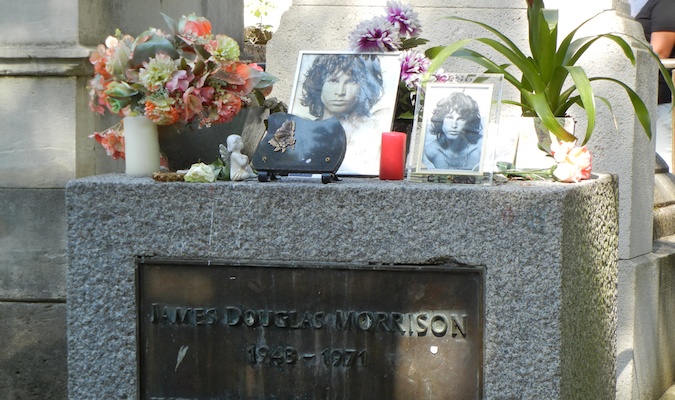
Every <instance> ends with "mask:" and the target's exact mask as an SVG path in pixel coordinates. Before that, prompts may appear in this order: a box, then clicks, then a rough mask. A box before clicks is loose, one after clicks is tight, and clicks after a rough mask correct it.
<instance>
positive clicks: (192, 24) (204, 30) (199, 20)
mask: <svg viewBox="0 0 675 400" xmlns="http://www.w3.org/2000/svg"><path fill="white" fill-rule="evenodd" d="M178 34H179V35H181V36H186V37H189V38H195V37H199V36H206V35H210V34H211V22H209V20H208V19H206V18H204V17H198V16H197V15H195V14H194V13H192V14H190V15H188V16H185V15H183V16H182V17H181V19H180V21H178Z"/></svg>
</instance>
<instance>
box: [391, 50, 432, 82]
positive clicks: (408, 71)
mask: <svg viewBox="0 0 675 400" xmlns="http://www.w3.org/2000/svg"><path fill="white" fill-rule="evenodd" d="M399 59H400V60H401V80H402V81H403V82H404V83H405V85H406V87H408V89H415V88H416V87H417V86H418V84H419V82H420V80H421V78H422V75H423V74H425V73H426V72H427V71H428V70H429V65H430V64H431V60H429V59H428V58H427V57H426V56H424V54H422V53H420V52H419V51H412V50H406V51H404V52H403V53H401V56H400V57H399Z"/></svg>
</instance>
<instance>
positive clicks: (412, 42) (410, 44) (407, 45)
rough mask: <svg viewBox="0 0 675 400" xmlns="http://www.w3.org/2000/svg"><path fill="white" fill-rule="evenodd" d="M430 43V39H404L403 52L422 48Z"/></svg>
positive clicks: (402, 42)
mask: <svg viewBox="0 0 675 400" xmlns="http://www.w3.org/2000/svg"><path fill="white" fill-rule="evenodd" d="M428 42H429V40H428V39H424V38H421V37H414V38H407V39H403V40H402V41H401V50H407V49H412V48H415V47H417V46H422V45H424V44H427V43H428Z"/></svg>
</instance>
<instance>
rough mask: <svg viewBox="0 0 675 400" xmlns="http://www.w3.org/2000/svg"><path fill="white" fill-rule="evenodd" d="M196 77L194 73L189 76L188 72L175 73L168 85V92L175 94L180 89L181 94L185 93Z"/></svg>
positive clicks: (181, 70)
mask: <svg viewBox="0 0 675 400" xmlns="http://www.w3.org/2000/svg"><path fill="white" fill-rule="evenodd" d="M194 77H195V76H194V75H193V74H192V72H190V73H189V74H188V72H187V71H185V70H183V69H180V70H178V71H176V72H174V74H173V75H172V76H171V79H169V81H168V82H167V83H166V90H168V91H169V92H174V91H176V90H179V89H180V91H181V92H185V91H186V90H187V88H188V86H190V81H191V80H192V79H194Z"/></svg>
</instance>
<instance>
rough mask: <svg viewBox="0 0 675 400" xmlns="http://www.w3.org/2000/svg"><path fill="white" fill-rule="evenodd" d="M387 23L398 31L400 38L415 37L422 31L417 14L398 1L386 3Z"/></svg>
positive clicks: (409, 6)
mask: <svg viewBox="0 0 675 400" xmlns="http://www.w3.org/2000/svg"><path fill="white" fill-rule="evenodd" d="M385 10H386V11H387V21H389V22H390V23H391V24H392V25H394V27H395V28H396V29H397V30H398V33H399V34H400V35H402V36H407V37H415V36H417V35H419V34H420V32H421V31H422V29H421V25H422V24H421V23H420V21H419V17H418V16H417V13H416V12H415V11H413V9H412V6H411V5H409V4H405V5H404V4H401V2H400V1H391V0H390V1H387V7H386V8H385Z"/></svg>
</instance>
